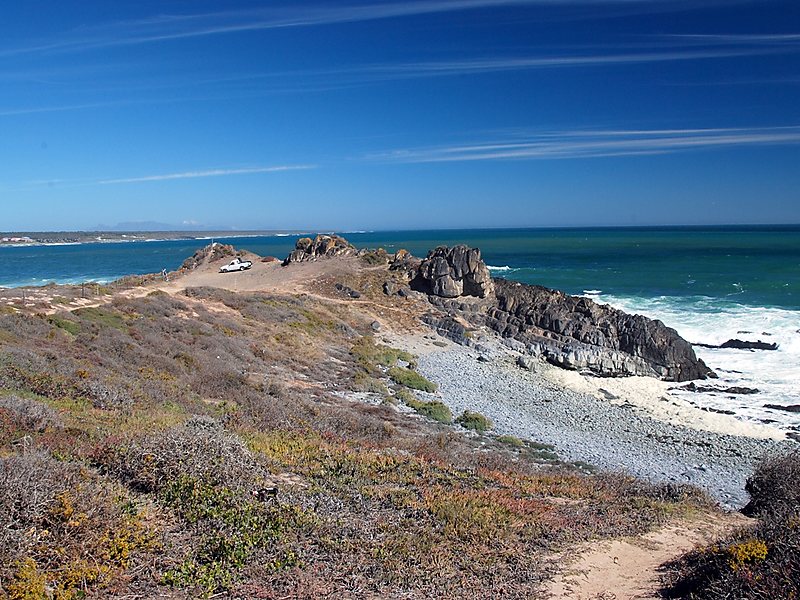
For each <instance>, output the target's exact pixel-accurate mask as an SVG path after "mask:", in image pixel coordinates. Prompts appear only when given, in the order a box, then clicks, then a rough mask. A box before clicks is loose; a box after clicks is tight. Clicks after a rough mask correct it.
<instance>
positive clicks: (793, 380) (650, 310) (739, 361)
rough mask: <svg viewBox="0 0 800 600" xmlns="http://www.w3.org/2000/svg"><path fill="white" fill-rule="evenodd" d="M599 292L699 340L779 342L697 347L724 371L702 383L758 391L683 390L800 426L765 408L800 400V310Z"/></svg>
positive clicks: (705, 401) (601, 298)
mask: <svg viewBox="0 0 800 600" xmlns="http://www.w3.org/2000/svg"><path fill="white" fill-rule="evenodd" d="M593 297H594V299H595V300H597V301H598V302H605V303H608V304H610V305H612V306H615V307H617V308H620V309H622V310H624V311H626V312H630V313H638V314H642V315H645V316H647V317H650V318H654V319H659V320H661V321H662V322H664V323H665V324H666V325H667V326H669V327H672V328H673V329H676V330H677V331H678V333H679V334H680V335H681V336H682V337H683V338H684V339H686V340H688V341H689V342H692V343H695V344H697V343H702V344H711V345H720V344H722V343H724V342H725V341H727V340H730V339H740V340H744V341H751V342H755V341H763V342H767V343H770V344H771V343H776V344H778V349H777V350H754V351H750V350H736V349H722V348H704V347H701V346H695V347H694V349H695V353H696V354H697V356H698V357H699V358H702V359H703V360H704V361H705V363H706V364H707V365H708V366H709V367H711V368H712V369H713V370H714V371H715V372H716V373H717V374H718V375H719V379H710V380H708V381H706V382H702V383H701V385H709V386H714V387H721V388H725V387H733V386H739V387H749V388H756V389H758V390H759V392H758V393H757V394H748V395H740V394H737V395H732V394H725V393H720V392H716V393H712V392H705V393H691V392H680V391H679V392H677V393H678V394H680V395H681V397H683V398H684V399H686V400H689V401H693V402H696V403H697V404H698V405H700V406H703V407H707V408H713V409H717V410H731V411H734V412H735V413H736V415H737V416H739V417H740V418H745V419H748V420H754V421H762V422H763V421H764V420H771V421H775V423H774V425H775V426H778V427H782V428H788V427H791V426H794V427H800V414H798V413H792V412H787V411H783V410H775V409H769V408H765V407H764V405H765V404H776V405H781V406H790V405H800V385H799V384H798V382H800V311H797V310H788V309H783V308H768V307H753V306H745V305H742V304H736V303H733V302H721V301H719V300H717V299H713V298H706V297H694V298H676V297H666V296H661V297H658V298H650V299H646V298H623V297H614V296H610V295H604V294H596V295H594V296H593Z"/></svg>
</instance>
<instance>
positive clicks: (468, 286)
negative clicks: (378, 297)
mask: <svg viewBox="0 0 800 600" xmlns="http://www.w3.org/2000/svg"><path fill="white" fill-rule="evenodd" d="M411 288H412V289H414V290H417V291H420V292H424V293H426V294H432V295H434V296H439V297H442V298H458V297H459V296H475V297H478V298H487V297H490V296H492V294H493V292H494V284H493V283H492V277H491V275H490V274H489V269H488V268H487V267H486V264H485V263H484V262H483V260H481V251H480V250H479V249H478V248H467V247H466V246H462V245H459V246H454V247H452V248H448V247H447V246H439V247H437V248H435V249H434V250H431V251H430V252H428V256H427V258H425V259H424V260H423V261H422V263H421V264H420V265H419V268H418V269H417V273H416V276H415V277H414V278H413V279H412V281H411Z"/></svg>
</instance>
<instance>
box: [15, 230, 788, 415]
mask: <svg viewBox="0 0 800 600" xmlns="http://www.w3.org/2000/svg"><path fill="white" fill-rule="evenodd" d="M344 235H345V237H347V238H348V239H349V240H350V241H351V242H353V243H354V244H355V245H356V246H358V247H370V248H374V247H379V246H382V247H384V248H386V249H387V250H389V251H395V250H397V249H400V248H406V249H407V250H409V251H411V252H412V253H413V254H415V255H417V256H424V255H425V254H426V253H427V251H428V250H429V249H431V248H433V247H435V246H437V245H439V244H447V245H453V244H459V243H460V244H467V245H469V246H476V247H479V248H481V250H482V252H483V257H484V259H485V261H486V263H487V264H488V265H490V268H491V270H492V273H493V274H494V275H496V276H503V277H507V278H509V279H516V280H519V281H523V282H525V283H536V284H540V285H544V286H547V287H552V288H557V289H561V290H564V291H566V292H568V293H571V294H581V295H586V296H589V297H591V298H593V299H595V300H596V301H598V302H603V303H608V304H611V305H613V306H616V307H618V308H621V309H623V310H626V311H628V312H634V313H640V314H644V315H647V316H649V317H652V318H657V319H661V320H662V321H664V322H665V323H666V324H667V325H669V326H671V327H674V328H675V329H677V330H678V332H679V333H680V334H681V335H682V336H683V337H684V338H686V339H688V340H689V341H690V342H705V343H712V344H719V343H722V342H724V341H725V340H727V339H730V338H739V339H750V340H757V339H761V340H764V341H770V342H775V343H778V344H779V349H778V350H777V351H774V352H746V351H737V350H710V349H704V348H699V347H698V348H696V351H697V353H698V355H699V356H700V357H701V358H703V359H704V360H705V361H706V362H707V363H708V364H709V366H711V367H712V368H713V369H715V370H717V372H718V373H719V374H720V380H719V383H720V384H723V385H725V384H727V385H745V386H748V387H756V388H758V389H759V390H761V393H759V394H756V395H754V396H740V397H737V398H731V397H729V396H725V395H715V394H707V395H705V396H701V395H692V396H691V398H692V401H697V402H700V403H704V404H705V405H707V406H712V407H717V408H724V409H728V410H735V411H736V413H737V415H738V416H740V417H742V418H748V419H755V420H758V419H772V420H776V421H778V422H779V423H780V424H781V425H782V426H794V427H799V428H800V416H798V415H796V414H792V413H787V412H784V411H777V412H776V411H772V410H770V409H765V408H764V407H763V405H764V404H765V403H774V404H800V226H757V227H706V228H700V227H663V228H608V229H606V228H603V229H516V230H514V229H507V230H442V231H399V232H356V233H345V234H344ZM297 237H299V236H292V237H240V238H237V237H231V238H217V241H220V242H224V243H230V244H233V245H235V246H236V247H238V248H244V249H247V250H250V251H252V252H255V253H257V254H259V255H262V256H265V255H272V256H277V257H280V258H283V257H285V256H286V255H287V254H288V253H289V252H290V250H292V249H293V247H294V243H295V241H296V239H297ZM208 243H209V240H191V241H185V240H181V241H166V242H129V243H92V244H83V245H74V246H36V247H0V287H14V286H21V285H44V284H46V283H48V282H51V281H53V282H58V283H68V282H81V281H98V282H107V281H111V280H113V279H116V278H118V277H121V276H123V275H127V274H143V273H154V272H159V271H161V269H163V268H166V269H168V270H174V269H176V268H178V267H179V266H180V264H181V262H182V261H183V260H184V259H185V258H186V257H188V256H190V255H191V254H192V253H193V252H194V251H195V249H197V248H199V247H201V246H204V245H206V244H208ZM8 293H9V294H13V292H8Z"/></svg>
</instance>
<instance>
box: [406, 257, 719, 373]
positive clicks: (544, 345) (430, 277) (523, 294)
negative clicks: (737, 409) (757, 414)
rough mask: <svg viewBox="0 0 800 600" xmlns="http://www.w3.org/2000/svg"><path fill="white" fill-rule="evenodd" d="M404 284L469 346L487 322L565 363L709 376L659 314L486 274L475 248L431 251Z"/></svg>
mask: <svg viewBox="0 0 800 600" xmlns="http://www.w3.org/2000/svg"><path fill="white" fill-rule="evenodd" d="M396 260H397V258H396ZM406 260H407V257H406V256H403V257H400V261H398V262H401V261H403V262H404V261H406ZM411 287H412V289H414V290H417V291H421V292H424V293H426V294H428V295H429V299H430V301H431V303H432V304H433V305H434V306H436V307H437V308H438V309H439V313H438V315H439V316H437V315H436V314H433V313H431V314H428V315H426V316H425V317H424V318H423V320H424V321H425V322H427V323H428V324H429V325H430V326H432V327H433V328H434V329H436V330H437V331H438V332H439V333H440V334H441V335H445V336H447V337H449V338H451V339H453V340H454V341H456V342H458V343H460V344H466V345H470V344H471V343H472V337H471V335H470V334H469V333H468V332H469V331H470V330H471V329H473V330H474V329H477V328H480V327H482V326H487V327H488V328H489V329H492V330H494V331H495V332H497V333H499V334H500V335H501V336H502V337H503V338H504V339H505V340H507V341H508V342H509V343H511V341H512V340H513V344H514V347H516V348H519V349H520V350H522V351H523V352H525V353H527V354H529V355H534V356H540V357H542V358H544V359H545V360H547V361H548V362H550V363H552V364H554V365H557V366H560V367H563V368H566V369H574V370H586V371H590V372H592V373H594V374H596V375H602V376H620V375H646V376H650V377H658V378H660V379H664V380H667V381H689V380H692V379H705V378H706V377H713V376H715V375H714V373H713V372H712V371H711V369H709V368H708V367H707V366H706V365H705V363H703V361H702V360H699V359H698V358H697V356H696V355H695V353H694V350H692V346H691V344H689V343H688V342H687V341H686V340H684V339H683V338H681V337H680V336H679V335H678V333H677V332H676V331H675V330H674V329H670V328H669V327H667V326H666V325H664V324H663V323H662V322H661V321H656V320H652V319H648V318H647V317H643V316H641V315H630V314H627V313H624V312H622V311H620V310H617V309H615V308H612V307H610V306H606V305H600V304H597V303H595V302H593V301H592V300H589V299H588V298H581V297H576V296H570V295H568V294H565V293H563V292H559V291H556V290H551V289H548V288H544V287H541V286H536V285H525V284H522V283H517V282H511V281H506V280H504V279H492V278H491V277H490V275H489V270H488V269H487V267H486V265H485V263H484V262H483V260H481V255H480V251H479V250H477V249H472V248H467V247H466V246H455V247H453V248H448V247H445V246H440V247H438V248H436V249H435V250H432V251H431V252H429V253H428V256H427V258H425V259H424V260H423V261H422V262H421V264H420V265H419V266H418V267H417V268H416V270H415V271H414V272H413V273H412V279H411Z"/></svg>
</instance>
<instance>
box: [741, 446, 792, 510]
mask: <svg viewBox="0 0 800 600" xmlns="http://www.w3.org/2000/svg"><path fill="white" fill-rule="evenodd" d="M745 489H746V490H747V493H749V494H750V502H749V503H748V504H747V506H745V507H744V509H743V510H742V512H743V513H744V514H746V515H747V516H749V517H758V516H760V515H763V514H767V513H770V512H783V511H786V510H796V509H798V507H800V451H797V450H795V451H793V452H790V453H787V454H781V455H777V456H771V457H768V458H766V459H764V460H762V461H761V462H760V463H759V464H758V466H757V467H756V469H755V471H754V472H753V474H752V475H751V476H750V477H749V478H748V480H747V484H746V485H745Z"/></svg>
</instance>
